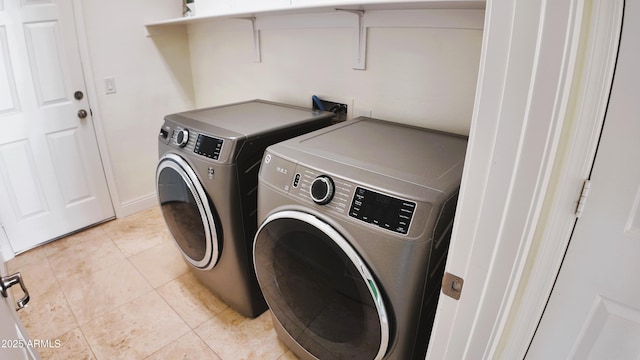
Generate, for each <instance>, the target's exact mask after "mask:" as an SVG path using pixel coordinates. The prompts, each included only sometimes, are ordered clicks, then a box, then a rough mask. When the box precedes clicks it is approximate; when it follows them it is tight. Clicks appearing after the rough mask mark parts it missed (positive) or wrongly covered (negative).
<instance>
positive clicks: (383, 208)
mask: <svg viewBox="0 0 640 360" xmlns="http://www.w3.org/2000/svg"><path fill="white" fill-rule="evenodd" d="M415 208H416V204H415V203H414V202H412V201H407V200H403V199H399V198H395V197H392V196H388V195H385V194H381V193H379V192H376V191H372V190H368V189H365V188H362V187H357V188H356V193H355V196H354V197H353V201H352V202H351V208H350V209H349V215H350V216H352V217H354V218H356V219H358V220H362V221H364V222H367V223H370V224H373V225H376V226H379V227H381V228H384V229H388V230H391V231H395V232H399V233H401V234H406V233H407V232H408V231H409V225H410V223H411V218H412V217H413V212H414V210H415Z"/></svg>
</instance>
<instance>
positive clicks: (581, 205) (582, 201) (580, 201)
mask: <svg viewBox="0 0 640 360" xmlns="http://www.w3.org/2000/svg"><path fill="white" fill-rule="evenodd" d="M590 190H591V180H589V179H587V180H585V181H584V184H582V191H581V192H580V198H578V205H577V206H576V218H580V216H582V212H583V210H584V204H585V203H586V202H587V197H589V191H590Z"/></svg>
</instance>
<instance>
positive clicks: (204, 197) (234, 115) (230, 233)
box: [156, 100, 334, 317]
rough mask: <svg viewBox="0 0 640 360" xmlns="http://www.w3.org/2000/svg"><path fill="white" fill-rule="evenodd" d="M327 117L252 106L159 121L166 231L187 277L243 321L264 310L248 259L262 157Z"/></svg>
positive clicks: (161, 196)
mask: <svg viewBox="0 0 640 360" xmlns="http://www.w3.org/2000/svg"><path fill="white" fill-rule="evenodd" d="M333 117H334V114H333V113H329V112H318V111H312V110H310V109H306V108H300V107H295V106H289V105H284V104H278V103H273V102H267V101H261V100H253V101H248V102H243V103H236V104H230V105H224V106H218V107H212V108H206V109H198V110H193V111H187V112H183V113H179V114H172V115H168V116H166V117H165V119H164V124H163V125H162V128H161V129H160V134H159V137H158V141H159V146H158V150H159V157H160V160H159V162H158V166H157V170H156V185H157V192H158V199H159V202H160V207H161V209H162V214H163V216H164V219H165V222H166V224H167V227H168V229H169V231H170V232H171V234H172V235H173V238H174V239H175V241H176V244H177V245H178V248H179V249H180V251H181V252H182V255H183V257H184V259H185V260H186V262H187V264H188V265H189V268H190V270H191V271H192V272H193V274H194V275H195V276H196V277H197V278H198V279H199V280H200V282H202V283H203V284H204V285H205V286H206V287H207V288H209V289H210V290H211V291H212V292H213V293H214V294H216V295H217V296H218V297H219V298H220V299H222V300H223V301H224V302H225V303H227V304H228V305H229V306H230V307H232V308H233V309H235V310H236V311H237V312H239V313H240V314H242V315H244V316H247V317H255V316H257V315H259V314H261V313H262V312H264V311H265V310H266V304H265V302H264V298H263V297H262V294H261V292H260V289H259V287H258V284H257V282H256V278H255V273H254V271H253V258H252V245H253V238H254V234H255V231H256V228H257V218H256V207H257V202H256V201H257V200H256V196H257V195H256V191H257V183H258V169H259V167H260V161H261V159H262V155H263V152H264V149H265V148H266V147H267V146H268V145H271V144H274V143H276V142H279V141H282V140H285V139H288V138H291V137H294V136H297V135H300V134H304V133H306V132H310V131H313V130H316V129H319V128H322V127H325V126H328V125H330V124H331V121H332V119H333Z"/></svg>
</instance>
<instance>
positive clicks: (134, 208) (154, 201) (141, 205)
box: [116, 193, 158, 218]
mask: <svg viewBox="0 0 640 360" xmlns="http://www.w3.org/2000/svg"><path fill="white" fill-rule="evenodd" d="M157 205H158V198H157V196H156V193H151V194H148V195H145V196H141V197H139V198H137V199H133V200H129V201H125V202H123V203H121V204H120V206H119V207H118V208H116V217H118V218H122V217H125V216H129V215H132V214H135V213H137V212H140V211H142V210H146V209H148V208H151V207H154V206H157Z"/></svg>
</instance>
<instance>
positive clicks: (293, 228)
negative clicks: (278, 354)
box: [254, 211, 389, 360]
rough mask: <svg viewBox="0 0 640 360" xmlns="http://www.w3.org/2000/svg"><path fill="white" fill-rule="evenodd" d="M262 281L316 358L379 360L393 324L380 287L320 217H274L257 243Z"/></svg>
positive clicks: (277, 311) (273, 305) (275, 309)
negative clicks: (390, 325) (390, 324)
mask: <svg viewBox="0 0 640 360" xmlns="http://www.w3.org/2000/svg"><path fill="white" fill-rule="evenodd" d="M254 256H255V259H254V260H255V268H256V275H257V277H258V282H259V283H260V287H261V289H262V292H263V294H264V297H265V299H266V300H267V303H268V304H269V308H270V309H271V311H272V313H273V315H274V316H275V318H276V319H277V320H278V322H279V323H280V324H281V325H282V326H283V327H284V329H285V330H286V331H287V332H288V333H289V335H290V336H291V337H292V338H293V339H295V340H296V342H297V343H298V344H299V345H300V346H301V347H303V348H304V349H305V350H306V351H307V352H309V353H311V354H312V355H313V356H315V357H316V358H318V359H338V358H340V359H368V360H370V359H381V358H382V357H383V356H384V355H385V353H386V350H387V347H388V344H389V321H388V319H387V312H386V310H385V307H384V303H383V301H382V296H381V293H380V288H379V286H378V285H377V284H376V281H375V280H374V278H373V276H371V272H370V271H369V270H368V268H367V266H366V264H365V263H364V262H363V261H362V259H361V258H360V256H358V254H357V253H356V251H355V250H354V249H353V248H352V247H351V245H349V243H348V242H347V240H345V239H344V237H343V236H342V235H340V234H339V233H338V232H337V231H336V230H335V229H334V228H333V227H331V226H330V225H328V224H327V223H325V222H323V221H321V220H320V219H318V218H317V217H315V216H313V215H310V214H306V213H302V212H298V211H282V212H279V213H276V214H273V215H272V216H269V217H268V218H267V219H266V220H265V221H264V222H263V224H262V225H261V226H260V228H259V229H258V232H257V233H256V238H255V242H254Z"/></svg>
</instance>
